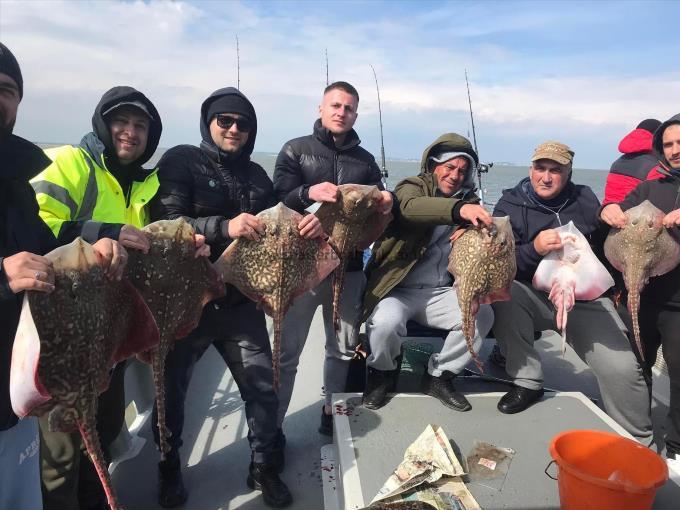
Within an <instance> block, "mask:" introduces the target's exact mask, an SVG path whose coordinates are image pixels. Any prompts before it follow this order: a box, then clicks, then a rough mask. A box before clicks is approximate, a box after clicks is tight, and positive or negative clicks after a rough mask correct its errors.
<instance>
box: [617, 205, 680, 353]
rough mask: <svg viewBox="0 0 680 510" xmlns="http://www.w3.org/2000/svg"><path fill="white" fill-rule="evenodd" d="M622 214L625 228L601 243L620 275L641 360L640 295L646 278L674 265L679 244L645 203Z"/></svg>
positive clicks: (657, 212)
mask: <svg viewBox="0 0 680 510" xmlns="http://www.w3.org/2000/svg"><path fill="white" fill-rule="evenodd" d="M625 214H626V217H627V218H628V222H627V223H626V226H625V227H623V228H622V229H618V228H616V229H612V230H611V231H610V232H609V235H608V236H607V239H606V240H605V242H604V254H605V256H606V257H607V259H609V262H611V263H612V265H613V266H614V267H615V268H616V269H618V270H619V271H621V272H622V273H623V281H624V283H625V284H626V289H628V311H629V312H630V315H631V318H632V320H633V334H634V336H635V343H636V344H637V348H638V351H639V352H640V356H642V359H643V360H644V359H645V353H644V350H643V348H642V342H641V341H640V323H639V317H638V313H639V311H640V292H642V289H643V288H644V286H645V285H647V282H648V281H649V278H650V277H652V276H660V275H662V274H665V273H667V272H669V271H670V270H672V269H673V268H675V266H677V265H678V263H679V262H680V245H679V244H678V243H677V242H676V241H675V239H673V238H672V237H671V235H670V234H669V233H668V231H667V230H666V229H665V228H664V226H663V223H662V221H663V217H664V213H663V212H662V211H660V210H659V209H657V208H656V207H654V205H652V203H651V202H650V201H649V200H645V201H644V202H642V203H641V204H640V205H638V206H635V207H633V208H631V209H629V210H627V211H626V213H625Z"/></svg>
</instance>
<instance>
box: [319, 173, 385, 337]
mask: <svg viewBox="0 0 680 510" xmlns="http://www.w3.org/2000/svg"><path fill="white" fill-rule="evenodd" d="M381 200H382V194H381V192H380V190H379V189H378V188H377V186H367V185H363V184H342V185H340V186H338V197H337V201H336V202H323V203H322V204H321V207H319V209H318V210H317V211H316V212H315V213H314V214H315V215H316V216H317V218H319V221H320V222H321V225H322V226H323V229H324V232H326V234H328V236H329V240H328V242H329V243H330V245H331V246H332V247H333V249H334V250H335V252H336V253H337V255H338V257H339V258H340V265H339V266H338V268H337V269H336V270H335V272H334V273H333V326H334V328H335V330H336V331H337V330H338V329H339V327H340V313H339V307H340V296H341V294H342V290H343V288H344V284H345V270H346V268H347V261H348V259H349V258H351V257H353V256H355V255H356V252H357V251H358V250H363V249H365V248H367V247H368V246H370V244H371V243H372V242H373V241H375V240H376V239H378V237H380V235H381V234H382V233H383V231H384V230H385V227H387V224H388V223H389V222H390V221H391V219H392V215H391V214H382V213H380V211H379V203H380V201H381Z"/></svg>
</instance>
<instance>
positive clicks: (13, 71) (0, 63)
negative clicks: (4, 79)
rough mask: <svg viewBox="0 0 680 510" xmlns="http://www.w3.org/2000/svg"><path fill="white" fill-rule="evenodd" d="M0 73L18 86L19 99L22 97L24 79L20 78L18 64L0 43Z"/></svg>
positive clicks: (7, 49)
mask: <svg viewBox="0 0 680 510" xmlns="http://www.w3.org/2000/svg"><path fill="white" fill-rule="evenodd" d="M0 73H4V74H6V75H7V76H9V77H10V78H12V79H13V80H14V81H15V82H17V85H18V86H19V99H21V98H23V97H24V79H23V78H22V77H21V69H19V62H17V59H16V58H15V57H14V55H13V54H12V52H11V51H9V48H8V47H7V46H5V45H4V44H2V43H0Z"/></svg>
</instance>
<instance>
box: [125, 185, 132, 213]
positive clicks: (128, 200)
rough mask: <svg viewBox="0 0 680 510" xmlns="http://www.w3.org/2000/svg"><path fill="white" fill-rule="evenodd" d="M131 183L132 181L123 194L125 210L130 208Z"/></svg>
mask: <svg viewBox="0 0 680 510" xmlns="http://www.w3.org/2000/svg"><path fill="white" fill-rule="evenodd" d="M133 182H134V181H132V182H131V183H130V186H128V189H127V193H125V208H126V209H127V208H128V207H130V197H131V196H132V183H133Z"/></svg>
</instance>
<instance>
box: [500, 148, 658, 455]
mask: <svg viewBox="0 0 680 510" xmlns="http://www.w3.org/2000/svg"><path fill="white" fill-rule="evenodd" d="M573 158H574V152H573V151H572V150H571V149H570V148H569V147H567V146H566V145H564V144H562V143H560V142H554V141H549V142H545V143H542V144H541V145H539V146H538V148H536V150H535V152H534V154H533V156H532V157H531V165H530V166H529V177H525V178H524V179H522V180H521V181H520V182H519V183H518V184H517V185H516V186H515V187H514V188H511V189H506V190H504V191H503V195H502V196H501V198H500V200H499V201H498V203H497V204H496V207H495V208H494V212H493V214H494V216H509V217H510V222H511V224H512V231H513V233H514V235H515V254H516V260H517V276H516V280H515V281H514V282H513V283H512V287H511V290H510V294H511V299H510V301H497V302H495V303H492V305H491V306H492V307H493V310H494V314H495V316H496V317H495V322H494V325H493V330H494V333H495V336H496V340H497V342H498V344H499V346H500V348H501V352H503V354H504V355H505V356H506V365H505V370H506V372H507V373H508V375H509V376H510V377H512V378H513V379H514V380H515V384H516V386H515V387H514V388H512V389H511V390H510V391H509V392H508V393H506V394H505V395H504V396H503V397H502V398H501V400H500V402H499V403H498V410H499V411H501V412H502V413H506V414H511V413H518V412H521V411H523V410H524V409H526V408H527V407H529V406H530V405H531V404H532V403H534V402H535V401H536V400H538V399H539V398H540V397H541V396H542V395H543V371H542V369H541V358H540V355H539V354H538V352H537V351H536V349H535V347H534V331H543V330H546V329H554V327H555V313H554V307H553V305H552V303H551V302H550V300H549V299H548V294H547V293H546V292H542V291H538V290H536V289H534V288H533V287H532V285H531V280H532V278H533V276H534V273H535V272H536V268H537V267H538V264H539V263H540V261H541V259H542V258H543V257H544V256H545V255H547V254H548V253H550V252H553V251H556V250H559V249H560V248H561V247H562V242H561V240H560V236H559V234H558V233H557V232H556V231H555V228H556V227H559V226H561V225H566V224H567V223H569V221H573V222H574V225H576V228H578V229H579V231H581V233H582V234H583V235H584V236H585V237H586V238H587V239H588V241H589V242H590V245H591V248H592V249H593V252H594V253H595V254H596V255H598V257H599V258H600V259H601V260H603V261H605V259H604V252H603V244H604V233H605V232H604V231H603V229H602V228H601V226H602V225H601V223H600V222H599V219H598V212H599V208H600V202H599V200H598V199H597V197H596V196H595V194H594V193H593V191H592V190H591V189H590V188H589V187H587V186H583V185H579V184H574V183H573V182H572V180H571V177H572V162H573ZM627 333H628V331H627V328H626V326H625V325H624V323H623V321H622V320H621V318H620V317H619V314H618V313H617V312H616V309H615V307H614V303H613V302H612V300H611V299H610V298H609V297H606V296H603V297H600V298H598V299H595V300H593V301H577V302H576V304H575V305H574V308H573V309H572V311H571V312H569V322H568V324H567V342H568V343H569V345H571V346H572V347H573V349H574V351H576V354H578V356H579V357H580V358H581V359H582V360H583V361H584V362H585V363H586V364H587V365H588V366H590V368H591V369H592V370H593V373H594V374H595V377H597V382H598V385H599V387H600V393H601V395H602V400H603V401H604V407H605V410H606V411H607V414H609V415H610V416H611V417H612V418H613V419H614V420H615V421H616V422H617V423H619V424H620V425H621V426H622V427H623V428H624V429H626V431H628V432H629V433H630V434H631V435H632V436H633V437H635V438H636V439H637V440H638V441H640V442H641V443H642V444H644V445H650V444H651V442H652V439H653V438H652V418H651V408H650V395H649V389H648V387H647V384H646V382H645V378H644V376H643V371H642V367H641V366H640V364H639V363H638V360H637V357H636V356H635V354H634V353H633V350H632V348H631V343H630V340H629V338H628V335H627Z"/></svg>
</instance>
